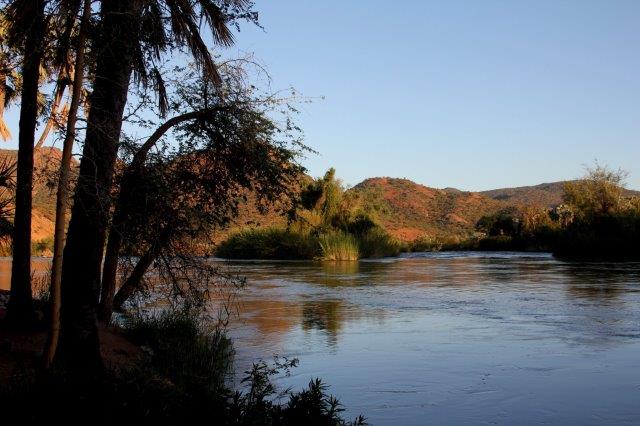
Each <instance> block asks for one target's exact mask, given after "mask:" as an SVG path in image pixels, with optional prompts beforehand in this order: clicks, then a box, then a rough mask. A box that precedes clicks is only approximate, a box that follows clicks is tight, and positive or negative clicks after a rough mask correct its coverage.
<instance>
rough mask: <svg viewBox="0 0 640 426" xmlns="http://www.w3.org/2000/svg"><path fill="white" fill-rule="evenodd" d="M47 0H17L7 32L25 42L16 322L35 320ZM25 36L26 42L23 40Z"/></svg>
mask: <svg viewBox="0 0 640 426" xmlns="http://www.w3.org/2000/svg"><path fill="white" fill-rule="evenodd" d="M44 9H45V1H44V0H16V1H13V2H12V3H11V4H10V5H9V7H8V9H7V16H8V18H9V19H8V22H9V23H10V25H11V28H10V30H9V31H8V34H10V41H11V43H12V44H13V45H15V46H19V45H22V90H21V101H20V123H19V135H18V164H17V179H16V199H15V206H16V207H15V219H14V232H13V262H12V265H11V297H10V299H9V305H8V309H7V319H9V320H10V321H11V322H12V323H14V324H16V325H20V326H22V325H26V324H28V323H30V322H31V321H32V316H33V301H32V293H31V206H32V198H31V194H32V189H33V147H34V142H35V130H36V120H37V117H38V87H39V81H40V65H41V63H42V59H43V54H44V48H43V45H44V36H45V13H44ZM22 40H24V42H23V43H22Z"/></svg>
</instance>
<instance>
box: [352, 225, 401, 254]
mask: <svg viewBox="0 0 640 426" xmlns="http://www.w3.org/2000/svg"><path fill="white" fill-rule="evenodd" d="M357 235H358V247H359V252H360V256H361V257H364V258H379V257H391V256H397V255H398V254H400V252H401V251H402V245H401V244H400V243H399V242H398V241H396V240H395V239H393V238H391V237H390V236H389V234H388V233H387V232H386V231H385V230H384V229H382V228H380V227H372V228H370V229H368V230H367V231H365V232H363V233H361V234H357Z"/></svg>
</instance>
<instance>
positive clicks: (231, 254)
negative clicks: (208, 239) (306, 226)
mask: <svg viewBox="0 0 640 426" xmlns="http://www.w3.org/2000/svg"><path fill="white" fill-rule="evenodd" d="M319 249H320V247H319V245H318V240H317V238H316V237H314V236H313V235H312V234H310V233H304V232H294V231H289V230H286V229H278V228H264V229H248V230H244V231H240V232H237V233H235V234H233V235H231V236H230V237H229V238H228V239H227V240H225V241H224V242H222V243H221V244H220V245H219V246H218V248H217V250H216V256H218V257H222V258H225V259H285V260H286V259H313V258H315V257H317V256H318V255H319V254H320V250H319Z"/></svg>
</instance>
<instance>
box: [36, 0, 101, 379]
mask: <svg viewBox="0 0 640 426" xmlns="http://www.w3.org/2000/svg"><path fill="white" fill-rule="evenodd" d="M89 19H91V1H90V0H85V1H84V7H83V10H82V18H81V21H80V32H79V34H78V39H77V44H76V63H75V72H74V76H73V92H72V95H71V106H70V108H69V118H68V120H67V134H66V136H65V139H64V144H63V146H62V160H61V162H60V174H59V176H58V190H57V194H56V222H55V233H54V237H53V264H52V267H51V290H50V293H51V329H50V331H49V337H48V339H47V346H46V348H45V366H46V367H49V366H50V365H51V363H52V362H53V358H54V356H55V353H56V349H57V347H58V338H59V336H60V305H61V288H60V287H61V286H60V285H61V282H62V250H63V247H64V237H65V235H64V231H65V229H64V227H65V224H66V221H67V220H66V213H67V200H68V198H69V174H70V166H71V154H72V151H73V143H74V141H75V137H76V120H77V117H78V106H79V105H80V98H81V97H82V84H83V80H84V53H85V42H86V39H87V31H88V27H89Z"/></svg>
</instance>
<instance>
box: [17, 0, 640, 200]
mask: <svg viewBox="0 0 640 426" xmlns="http://www.w3.org/2000/svg"><path fill="white" fill-rule="evenodd" d="M256 9H257V10H258V11H259V12H260V21H261V23H262V25H263V26H264V31H263V30H260V29H257V28H252V27H249V26H248V25H244V26H242V31H241V32H240V34H238V36H237V45H236V48H234V49H233V50H231V51H230V52H228V53H227V54H226V55H230V56H233V55H235V54H237V53H238V50H239V51H240V52H255V54H256V56H257V57H258V58H259V59H260V61H261V62H262V63H264V64H265V65H266V66H267V68H268V69H269V71H270V73H271V76H272V77H273V87H274V88H287V87H289V86H294V87H295V88H296V89H298V90H299V91H300V92H301V93H302V94H304V95H306V96H309V97H324V99H323V100H317V101H315V102H314V103H312V104H310V105H304V107H303V109H302V114H301V116H300V117H299V118H300V124H301V125H302V127H303V128H304V130H305V133H306V142H307V144H308V145H310V146H311V147H312V148H314V149H316V150H317V151H318V152H319V154H318V155H311V156H309V157H308V158H307V159H305V161H304V164H305V165H306V166H307V167H308V168H309V171H310V173H311V174H312V175H314V176H318V175H321V174H323V172H324V171H325V170H326V169H327V168H329V167H331V166H333V167H335V168H336V169H337V171H338V175H339V176H341V177H342V178H343V179H344V181H345V182H346V183H348V184H356V183H358V182H359V181H361V180H362V179H364V178H367V177H372V176H393V177H405V178H409V179H412V180H414V181H416V182H419V183H422V184H425V185H428V186H433V187H440V188H442V187H448V186H451V187H457V188H460V189H465V190H482V189H490V188H497V187H505V186H520V185H532V184H537V183H541V182H549V181H555V180H562V179H570V178H575V177H578V176H580V175H582V174H583V169H584V166H585V165H588V164H592V163H593V161H594V160H595V159H598V160H599V161H600V162H601V163H604V164H608V165H610V166H612V167H615V168H617V167H622V168H624V169H626V170H627V171H629V172H630V177H629V180H628V186H629V187H632V188H638V189H640V162H639V160H640V143H639V142H640V0H600V1H595V0H572V1H562V0H535V1H533V0H532V1H526V0H499V1H498V0H467V1H461V0H460V1H455V0H446V1H445V0H441V1H422V0H404V1H401V2H390V1H384V2H383V1H377V0H324V1H310V0H271V1H267V0H256ZM15 109H16V108H13V111H10V113H9V116H8V117H7V118H8V120H7V121H8V122H9V124H10V127H11V129H12V131H13V133H14V136H15V138H16V139H17V125H16V124H17V119H16V117H17V111H15ZM8 146H10V147H11V146H15V142H13V143H10V144H9V145H8Z"/></svg>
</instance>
